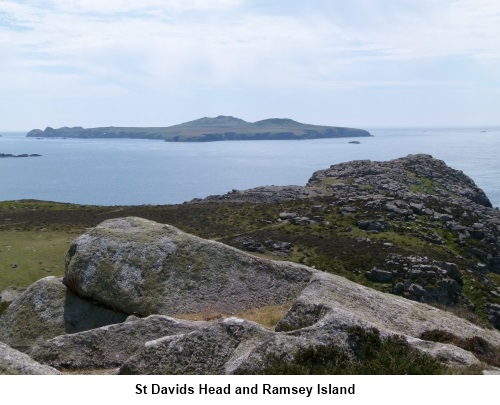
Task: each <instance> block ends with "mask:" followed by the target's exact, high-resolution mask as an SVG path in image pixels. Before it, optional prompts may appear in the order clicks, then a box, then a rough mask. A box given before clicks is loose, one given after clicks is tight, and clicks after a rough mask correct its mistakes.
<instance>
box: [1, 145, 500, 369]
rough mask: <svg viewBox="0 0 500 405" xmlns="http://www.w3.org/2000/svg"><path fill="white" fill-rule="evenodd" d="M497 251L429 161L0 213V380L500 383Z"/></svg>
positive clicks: (479, 210) (478, 208)
mask: <svg viewBox="0 0 500 405" xmlns="http://www.w3.org/2000/svg"><path fill="white" fill-rule="evenodd" d="M499 242H500V212H499V211H498V209H495V208H493V207H492V205H491V203H490V201H489V200H488V198H487V196H486V195H485V194H484V192H483V191H482V190H481V189H480V188H478V187H477V186H476V185H475V183H474V182H473V181H472V179H470V178H469V177H468V176H466V175H465V174H463V173H462V172H460V171H458V170H454V169H452V168H450V167H448V166H447V165H446V164H445V163H444V162H442V161H440V160H437V159H434V158H432V157H431V156H429V155H409V156H407V157H403V158H400V159H395V160H391V161H387V162H372V161H368V160H363V161H353V162H346V163H342V164H337V165H333V166H331V167H330V168H327V169H324V170H320V171H318V172H315V173H314V174H312V176H311V178H310V180H309V182H308V183H307V184H306V185H305V186H286V187H279V186H263V187H258V188H255V189H251V190H233V191H231V192H229V193H228V194H225V195H220V196H209V197H207V198H205V199H196V200H193V201H190V202H186V203H184V204H179V205H163V206H162V205H141V206H109V207H108V206H88V205H77V204H65V203H58V202H48V201H35V200H23V201H3V202H0V292H1V291H3V293H2V301H1V303H0V312H3V313H2V314H1V315H0V354H1V353H5V351H7V350H12V351H14V352H15V353H18V354H17V356H18V357H19V364H22V366H21V365H19V366H17V368H16V366H12V364H11V365H9V366H5V365H2V362H1V360H0V373H4V374H28V373H32V374H43V373H46V374H58V373H62V374H72V373H77V374H480V373H483V374H491V373H493V374H494V373H498V372H499V367H500V248H499V246H500V243H499ZM9 294H10V296H12V298H10V299H4V296H7V295H9ZM146 342H147V344H145V343H146ZM181 348H182V350H181ZM9 353H10V352H9ZM12 356H14V355H12ZM12 356H11V358H13V357H12ZM23 356H25V357H23ZM1 358H2V356H1V355H0V359H1ZM28 365H29V366H30V367H28ZM2 367H3V368H2Z"/></svg>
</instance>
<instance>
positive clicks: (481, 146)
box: [0, 127, 500, 207]
mask: <svg viewBox="0 0 500 405" xmlns="http://www.w3.org/2000/svg"><path fill="white" fill-rule="evenodd" d="M365 129H367V130H369V131H370V133H371V134H372V135H373V137H370V138H337V139H317V140H294V141H292V140H290V141H288V140H286V141H220V142H207V143H170V142H163V141H159V140H139V139H63V138H40V139H38V138H27V137H26V132H2V131H0V134H1V135H2V136H1V137H0V153H5V154H14V155H19V154H25V153H26V154H39V155H42V156H41V157H28V158H5V159H0V201H6V200H20V199H37V200H46V201H57V202H67V203H76V204H91V205H146V204H148V205H160V204H179V203H183V202H185V201H190V200H192V199H194V198H204V197H207V196H209V195H215V194H224V193H227V192H229V191H231V190H233V189H236V190H243V189H248V188H252V187H257V186H263V185H305V184H306V183H307V181H308V179H309V178H310V177H311V175H312V173H313V172H314V171H316V170H320V169H325V168H328V167H329V166H330V165H333V164H335V163H340V162H346V161H350V160H359V159H369V160H373V161H383V160H389V159H395V158H399V157H403V156H406V155H408V154H415V153H426V154H430V155H432V156H433V157H435V158H438V159H441V160H444V161H445V162H446V163H447V164H448V165H449V166H451V167H452V168H454V169H458V170H462V171H463V172H464V173H465V174H467V175H468V176H469V177H471V178H472V179H473V180H474V181H475V182H476V184H477V185H478V186H479V187H481V188H482V189H483V190H484V191H485V193H486V195H487V196H488V197H489V199H490V201H491V202H492V204H493V206H494V207H498V206H500V187H499V182H500V127H474V128H365ZM350 141H358V142H360V143H359V144H353V143H350Z"/></svg>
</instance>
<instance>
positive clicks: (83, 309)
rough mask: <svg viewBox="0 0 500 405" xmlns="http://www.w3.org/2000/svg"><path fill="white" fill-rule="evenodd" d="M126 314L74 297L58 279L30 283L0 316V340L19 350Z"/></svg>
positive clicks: (114, 319)
mask: <svg viewBox="0 0 500 405" xmlns="http://www.w3.org/2000/svg"><path fill="white" fill-rule="evenodd" d="M125 319H126V315H125V314H123V313H120V312H116V311H113V310H110V309H107V308H103V307H102V306H100V305H98V304H96V303H94V302H91V301H88V300H83V299H81V298H79V297H77V296H76V295H75V294H74V293H72V292H71V291H69V290H68V289H67V288H66V287H65V286H64V285H63V284H62V281H61V279H60V278H58V277H54V276H50V277H46V278H43V279H41V280H39V281H37V282H36V283H34V284H32V285H31V286H30V287H29V288H28V289H27V290H26V291H25V292H24V293H23V294H21V296H19V297H18V298H17V299H16V300H15V301H14V302H13V303H12V304H11V305H10V306H9V307H8V308H7V310H6V311H5V312H4V313H3V314H2V316H1V317H0V341H1V342H4V343H6V344H8V345H9V346H11V347H13V348H16V349H18V350H21V351H27V350H29V348H30V347H32V346H33V345H35V344H37V343H42V342H44V341H45V340H47V339H50V338H53V337H55V336H59V335H63V334H66V333H75V332H81V331H84V330H89V329H93V328H97V327H100V326H104V325H109V324H112V323H117V322H123V321H124V320H125Z"/></svg>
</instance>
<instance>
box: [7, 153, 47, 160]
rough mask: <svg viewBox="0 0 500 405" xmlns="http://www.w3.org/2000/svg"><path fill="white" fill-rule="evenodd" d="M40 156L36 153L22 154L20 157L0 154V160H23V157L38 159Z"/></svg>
mask: <svg viewBox="0 0 500 405" xmlns="http://www.w3.org/2000/svg"><path fill="white" fill-rule="evenodd" d="M40 156H42V155H39V154H38V153H30V154H27V153H23V154H21V155H13V154H11V153H0V159H3V158H23V157H40Z"/></svg>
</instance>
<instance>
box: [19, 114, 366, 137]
mask: <svg viewBox="0 0 500 405" xmlns="http://www.w3.org/2000/svg"><path fill="white" fill-rule="evenodd" d="M27 136H29V137H64V138H141V139H163V140H165V141H168V142H206V141H222V140H255V139H257V140H266V139H315V138H339V137H355V136H371V135H370V133H369V132H368V131H364V130H361V129H355V128H341V127H330V126H322V125H310V124H302V123H300V122H296V121H293V120H290V119H279V118H274V119H267V120H262V121H257V122H253V123H251V122H246V121H244V120H242V119H239V118H235V117H230V116H222V115H221V116H218V117H215V118H207V117H205V118H200V119H197V120H194V121H189V122H185V123H183V124H179V125H173V126H170V127H157V128H154V127H146V128H134V127H104V128H82V127H73V128H68V127H64V128H59V129H54V128H50V127H48V128H46V129H45V130H44V131H41V130H39V129H34V130H32V131H30V132H29V133H28V135H27Z"/></svg>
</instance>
